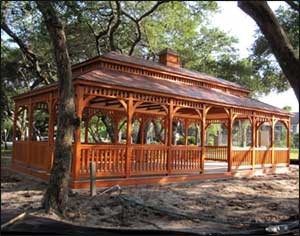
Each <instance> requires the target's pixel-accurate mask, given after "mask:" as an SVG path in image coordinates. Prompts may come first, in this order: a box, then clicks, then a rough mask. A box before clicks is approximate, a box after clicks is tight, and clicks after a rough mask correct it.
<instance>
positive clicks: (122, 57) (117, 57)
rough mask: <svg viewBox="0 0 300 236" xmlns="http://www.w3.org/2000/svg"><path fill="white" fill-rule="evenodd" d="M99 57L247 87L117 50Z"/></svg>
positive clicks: (233, 85)
mask: <svg viewBox="0 0 300 236" xmlns="http://www.w3.org/2000/svg"><path fill="white" fill-rule="evenodd" d="M164 51H168V52H169V51H171V50H170V49H165V50H163V51H162V52H161V53H163V52H164ZM171 53H175V52H174V51H171ZM101 57H104V58H108V59H112V60H116V61H123V62H128V63H132V64H136V65H142V66H146V67H150V68H154V69H158V70H161V71H166V72H172V73H174V72H175V73H177V74H181V75H185V76H191V77H193V78H198V79H201V80H207V81H213V82H217V83H219V84H224V85H230V86H232V87H236V88H241V89H247V88H245V87H244V86H242V85H240V84H238V83H234V82H230V81H228V80H224V79H221V78H216V77H214V76H212V75H208V74H205V73H202V72H201V73H200V72H198V71H193V70H188V69H185V68H182V67H173V66H166V65H163V64H161V63H158V62H154V61H149V60H144V59H142V58H137V57H134V56H128V55H124V54H121V53H118V52H115V51H113V52H108V53H106V54H104V55H102V56H101Z"/></svg>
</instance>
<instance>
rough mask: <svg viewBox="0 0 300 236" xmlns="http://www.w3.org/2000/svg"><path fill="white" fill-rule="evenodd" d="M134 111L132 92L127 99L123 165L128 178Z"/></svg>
mask: <svg viewBox="0 0 300 236" xmlns="http://www.w3.org/2000/svg"><path fill="white" fill-rule="evenodd" d="M133 113H134V104H133V98H132V94H130V96H129V99H128V101H127V136H126V165H125V176H126V178H128V177H129V176H130V167H131V157H132V144H131V134H132V118H133Z"/></svg>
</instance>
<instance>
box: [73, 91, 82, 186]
mask: <svg viewBox="0 0 300 236" xmlns="http://www.w3.org/2000/svg"><path fill="white" fill-rule="evenodd" d="M75 91H76V95H77V96H75V98H76V100H75V108H76V115H77V117H78V118H79V119H80V123H81V118H82V111H83V107H82V101H83V90H82V89H81V88H80V87H77V88H76V89H75ZM80 133H81V129H80V125H79V126H78V127H77V128H76V129H75V137H74V149H73V153H72V168H73V169H72V170H73V171H72V177H73V181H75V180H78V179H79V177H80V156H81V151H80V146H81V145H80V144H81V143H80Z"/></svg>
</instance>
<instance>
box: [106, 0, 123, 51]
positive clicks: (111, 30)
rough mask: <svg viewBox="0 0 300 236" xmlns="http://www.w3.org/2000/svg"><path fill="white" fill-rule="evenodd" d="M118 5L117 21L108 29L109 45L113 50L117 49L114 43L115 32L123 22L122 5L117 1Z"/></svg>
mask: <svg viewBox="0 0 300 236" xmlns="http://www.w3.org/2000/svg"><path fill="white" fill-rule="evenodd" d="M116 5H117V20H116V22H115V23H114V24H113V25H112V26H111V27H110V28H109V30H108V37H109V46H110V49H111V50H113V51H114V50H116V49H117V47H116V46H115V44H114V32H115V31H116V30H117V28H118V27H119V25H120V23H121V7H120V2H119V1H116Z"/></svg>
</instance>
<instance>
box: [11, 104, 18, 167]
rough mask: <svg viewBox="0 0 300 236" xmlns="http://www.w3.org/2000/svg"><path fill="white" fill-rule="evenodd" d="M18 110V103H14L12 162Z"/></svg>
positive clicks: (13, 159)
mask: <svg viewBox="0 0 300 236" xmlns="http://www.w3.org/2000/svg"><path fill="white" fill-rule="evenodd" d="M18 110H19V105H18V104H17V103H15V111H14V122H13V149H12V164H14V162H15V158H16V156H15V148H16V145H15V143H16V137H17V120H18V115H19V114H18Z"/></svg>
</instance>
